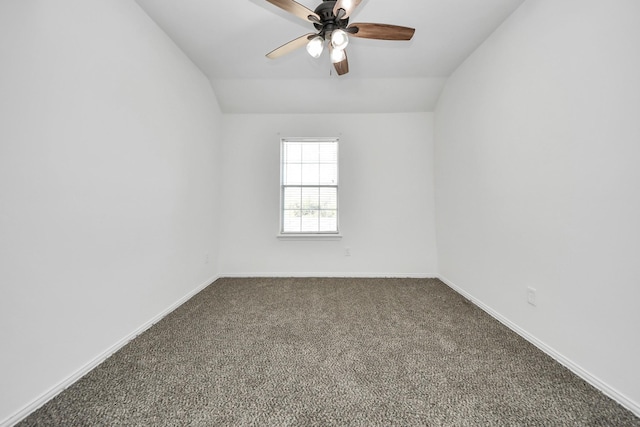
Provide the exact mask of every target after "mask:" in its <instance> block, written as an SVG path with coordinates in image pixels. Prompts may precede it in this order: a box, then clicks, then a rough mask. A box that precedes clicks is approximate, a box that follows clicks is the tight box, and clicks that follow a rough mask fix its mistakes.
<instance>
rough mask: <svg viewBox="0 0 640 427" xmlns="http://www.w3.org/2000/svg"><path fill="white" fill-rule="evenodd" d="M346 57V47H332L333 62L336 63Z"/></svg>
mask: <svg viewBox="0 0 640 427" xmlns="http://www.w3.org/2000/svg"><path fill="white" fill-rule="evenodd" d="M346 57H347V55H346V54H345V53H344V49H331V62H333V63H334V64H337V63H338V62H342V61H344V60H345V58H346Z"/></svg>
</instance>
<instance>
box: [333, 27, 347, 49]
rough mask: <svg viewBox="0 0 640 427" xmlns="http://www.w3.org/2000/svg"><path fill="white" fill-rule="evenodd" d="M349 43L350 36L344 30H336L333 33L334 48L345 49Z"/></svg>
mask: <svg viewBox="0 0 640 427" xmlns="http://www.w3.org/2000/svg"><path fill="white" fill-rule="evenodd" d="M348 44H349V37H348V36H347V33H346V32H344V31H343V30H335V31H334V32H333V33H331V46H333V48H334V49H340V50H342V49H344V48H345V47H347V45H348Z"/></svg>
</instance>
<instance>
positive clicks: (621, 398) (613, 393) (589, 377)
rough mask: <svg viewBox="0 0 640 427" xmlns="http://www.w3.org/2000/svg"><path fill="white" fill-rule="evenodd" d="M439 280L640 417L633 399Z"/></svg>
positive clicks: (456, 288) (470, 297)
mask: <svg viewBox="0 0 640 427" xmlns="http://www.w3.org/2000/svg"><path fill="white" fill-rule="evenodd" d="M438 278H439V279H440V280H442V282H444V283H445V284H446V285H447V286H449V287H450V288H451V289H453V290H454V291H456V292H457V293H459V294H460V295H462V296H463V297H465V298H466V299H468V300H469V301H471V302H472V303H473V304H475V305H476V306H478V307H479V308H480V309H482V310H483V311H484V312H486V313H487V314H489V315H490V316H491V317H493V318H494V319H496V320H497V321H498V322H500V323H502V324H503V325H505V326H506V327H508V328H509V329H511V330H512V331H513V332H515V333H516V334H518V335H520V336H521V337H522V338H524V339H525V340H527V341H529V342H530V343H531V344H533V345H535V346H536V347H537V348H539V349H540V350H541V351H543V352H544V353H546V354H547V355H549V356H551V357H552V358H553V359H555V360H556V361H557V362H558V363H560V364H561V365H563V366H565V367H566V368H567V369H569V370H570V371H571V372H573V373H574V374H576V375H577V376H579V377H580V378H582V379H583V380H585V381H586V382H588V383H589V384H591V385H592V386H594V387H595V388H597V389H598V390H600V391H601V392H602V393H604V394H605V395H607V396H608V397H610V398H611V399H613V400H615V401H616V402H618V403H619V404H620V405H622V406H624V407H625V408H627V409H628V410H630V411H631V412H633V413H634V415H636V416H637V417H640V404H639V403H638V402H634V401H633V400H632V399H630V398H629V397H627V396H625V395H624V394H623V393H620V392H619V391H618V390H616V389H615V388H613V387H611V386H610V385H608V384H607V383H606V382H604V381H602V380H601V379H600V378H598V377H597V376H595V375H593V374H591V373H590V372H589V371H587V370H586V369H584V368H583V367H581V366H580V365H578V364H577V363H575V362H574V361H572V360H571V359H569V358H567V357H565V356H564V355H563V354H562V353H560V352H558V351H557V350H556V349H554V348H553V347H551V346H549V345H547V344H546V343H544V342H543V341H541V340H539V339H538V338H536V337H535V336H533V335H531V334H530V333H529V332H527V331H525V330H524V329H522V328H521V327H519V326H518V325H516V324H515V323H513V322H511V321H510V320H509V319H507V318H506V317H504V316H502V315H501V314H500V313H498V312H497V311H495V310H493V309H492V308H491V307H489V306H488V305H486V304H484V303H483V302H482V301H480V300H478V299H477V298H475V297H474V296H473V295H471V294H469V293H468V292H466V291H465V290H464V289H462V288H460V287H459V286H457V285H456V284H454V283H453V282H452V281H451V280H449V279H447V278H446V277H443V276H439V277H438Z"/></svg>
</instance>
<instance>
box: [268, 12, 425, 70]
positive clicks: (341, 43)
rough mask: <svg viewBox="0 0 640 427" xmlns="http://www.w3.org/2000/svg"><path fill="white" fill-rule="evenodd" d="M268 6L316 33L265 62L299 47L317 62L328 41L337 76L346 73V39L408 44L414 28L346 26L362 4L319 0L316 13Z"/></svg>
mask: <svg viewBox="0 0 640 427" xmlns="http://www.w3.org/2000/svg"><path fill="white" fill-rule="evenodd" d="M267 1H268V2H269V3H271V4H273V5H275V6H278V7H279V8H281V9H283V10H285V11H287V12H289V13H291V14H293V15H295V16H297V17H299V18H301V19H304V20H305V21H307V22H311V23H313V25H314V27H315V28H316V30H318V32H317V33H308V34H305V35H303V36H300V37H298V38H297V39H294V40H291V41H290V42H288V43H285V44H283V45H282V46H280V47H279V48H277V49H274V50H272V51H271V52H269V53H267V58H271V59H276V58H279V57H281V56H283V55H286V54H287V53H290V52H292V51H294V50H296V49H298V48H301V47H302V46H306V47H307V52H309V55H311V56H312V57H314V58H319V57H320V55H321V54H322V51H323V50H324V45H325V41H326V40H328V43H327V45H328V47H329V55H330V56H331V62H332V63H333V66H334V68H335V69H336V72H337V73H338V75H343V74H346V73H348V72H349V62H348V61H347V52H346V50H345V47H347V44H348V43H349V36H352V37H360V38H365V39H378V40H411V38H412V37H413V33H415V31H416V30H415V29H414V28H409V27H401V26H399V25H389V24H372V23H355V24H349V16H350V15H351V14H352V13H353V11H354V10H355V8H356V7H357V6H358V5H359V4H360V2H361V1H362V0H322V3H320V5H318V7H316V9H315V10H311V9H308V8H307V7H305V6H303V5H301V4H300V3H298V2H296V1H294V0H267Z"/></svg>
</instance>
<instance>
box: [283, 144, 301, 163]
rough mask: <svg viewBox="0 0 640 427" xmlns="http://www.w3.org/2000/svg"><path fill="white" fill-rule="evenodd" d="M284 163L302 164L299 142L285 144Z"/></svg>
mask: <svg viewBox="0 0 640 427" xmlns="http://www.w3.org/2000/svg"><path fill="white" fill-rule="evenodd" d="M283 147H284V155H283V159H282V160H283V161H284V163H300V162H302V143H301V142H285V143H284V145H283Z"/></svg>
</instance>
